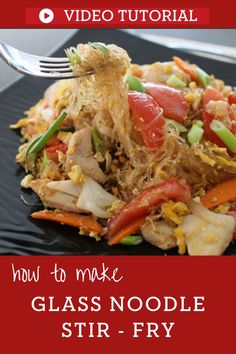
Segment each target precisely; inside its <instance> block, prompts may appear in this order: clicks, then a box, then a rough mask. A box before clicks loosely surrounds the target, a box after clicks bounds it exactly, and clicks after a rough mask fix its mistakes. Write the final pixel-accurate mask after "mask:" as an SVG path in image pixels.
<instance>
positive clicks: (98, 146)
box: [92, 127, 103, 152]
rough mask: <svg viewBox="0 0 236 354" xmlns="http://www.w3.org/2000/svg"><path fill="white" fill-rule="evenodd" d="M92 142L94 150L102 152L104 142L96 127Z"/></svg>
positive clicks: (93, 131)
mask: <svg viewBox="0 0 236 354" xmlns="http://www.w3.org/2000/svg"><path fill="white" fill-rule="evenodd" d="M92 142H93V146H94V150H95V151H96V152H102V150H103V149H102V145H103V142H102V139H101V137H100V134H99V131H98V130H97V128H95V127H94V128H93V129H92Z"/></svg>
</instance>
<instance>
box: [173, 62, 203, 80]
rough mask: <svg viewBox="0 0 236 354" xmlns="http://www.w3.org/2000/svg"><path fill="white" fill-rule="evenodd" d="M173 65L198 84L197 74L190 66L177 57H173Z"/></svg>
mask: <svg viewBox="0 0 236 354" xmlns="http://www.w3.org/2000/svg"><path fill="white" fill-rule="evenodd" d="M173 59H174V62H175V64H176V65H177V66H178V67H179V68H180V69H181V70H183V71H184V72H185V73H186V74H188V75H189V76H190V77H191V79H192V80H193V81H196V82H199V77H198V74H197V73H196V70H195V68H194V66H193V65H192V64H189V63H187V62H186V61H184V60H182V59H181V58H179V57H173Z"/></svg>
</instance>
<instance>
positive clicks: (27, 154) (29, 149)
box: [25, 135, 42, 158]
mask: <svg viewBox="0 0 236 354" xmlns="http://www.w3.org/2000/svg"><path fill="white" fill-rule="evenodd" d="M41 136H42V135H39V136H37V137H36V138H34V139H33V140H32V141H31V142H30V144H29V146H28V148H27V150H26V153H25V157H26V158H27V157H28V156H29V153H30V151H31V149H32V147H33V146H34V145H35V144H36V143H37V141H38V140H39V139H40V138H41Z"/></svg>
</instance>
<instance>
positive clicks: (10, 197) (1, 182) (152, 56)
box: [0, 29, 236, 255]
mask: <svg viewBox="0 0 236 354" xmlns="http://www.w3.org/2000/svg"><path fill="white" fill-rule="evenodd" d="M89 41H92V42H95V41H100V42H105V43H115V44H117V45H119V46H121V47H123V48H125V49H126V50H127V51H128V53H129V55H130V57H131V58H132V59H133V62H136V63H139V64H147V63H152V62H154V61H157V60H159V61H168V60H171V58H172V56H173V55H179V56H182V57H183V58H185V59H189V60H190V61H191V62H193V63H197V64H198V65H199V66H200V67H202V68H203V69H204V70H206V71H207V72H209V73H214V74H215V75H216V76H217V77H218V78H221V79H223V80H224V81H225V82H226V83H227V84H230V85H234V86H236V75H235V65H233V64H226V63H222V62H218V61H214V60H209V59H205V58H200V57H197V56H194V55H190V54H183V53H182V52H178V51H174V50H171V49H168V48H165V47H163V46H160V45H157V44H153V43H151V42H148V41H145V40H143V39H140V38H138V37H134V36H131V35H129V34H127V33H125V32H123V31H119V30H104V29H99V30H97V29H96V30H95V29H91V30H90V29H89V30H80V31H78V32H77V33H76V34H75V35H74V36H73V37H72V38H71V39H70V40H68V41H67V42H66V43H65V44H64V45H63V47H62V48H60V49H59V50H58V51H57V52H56V53H55V55H56V56H63V55H64V51H63V48H67V47H70V46H74V45H76V44H77V43H79V42H81V43H86V42H89ZM50 83H51V82H49V81H47V80H40V79H35V78H23V79H21V80H19V81H18V82H16V83H15V84H14V85H12V86H11V87H9V88H8V89H6V90H5V91H4V92H2V93H1V94H0V152H1V154H0V254H2V255H4V254H5V255H6V254H11V255H33V254H40V255H72V254H76V255H127V254H130V255H143V254H145V255H163V254H165V253H164V252H163V251H161V250H159V249H158V248H156V247H154V246H151V245H149V244H147V243H143V244H141V245H139V246H136V247H125V246H114V247H108V246H107V244H106V242H105V241H101V242H96V241H95V240H94V239H91V238H89V237H85V236H84V237H82V236H78V231H77V230H75V229H73V228H70V227H66V226H62V225H57V224H55V223H50V222H44V221H34V220H32V219H31V218H30V214H31V212H33V211H35V209H36V207H30V206H26V205H25V204H24V203H23V202H22V201H21V199H20V195H23V196H24V197H25V199H27V200H30V201H31V202H32V203H37V202H38V199H37V197H36V196H35V195H34V194H33V193H32V192H25V191H23V190H21V188H20V181H21V179H22V178H23V176H24V172H23V169H22V168H21V167H19V166H17V165H16V164H15V155H16V152H17V148H18V146H19V140H20V137H19V135H18V134H16V133H15V132H13V131H11V130H10V129H9V124H11V123H14V122H15V121H17V120H18V119H19V118H21V117H22V116H23V112H24V111H25V110H27V109H28V108H29V107H30V106H32V105H33V104H35V103H36V102H37V100H38V99H40V98H41V97H42V95H43V93H44V90H45V89H46V87H47V86H48V85H49V84H50ZM168 254H177V252H176V250H173V251H171V252H168ZM226 254H229V255H233V254H236V246H234V245H231V246H230V247H229V248H228V250H227V252H226Z"/></svg>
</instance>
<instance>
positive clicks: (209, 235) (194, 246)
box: [181, 202, 235, 256]
mask: <svg viewBox="0 0 236 354" xmlns="http://www.w3.org/2000/svg"><path fill="white" fill-rule="evenodd" d="M190 210H191V211H192V213H193V214H191V215H187V216H185V217H184V222H183V224H182V225H181V229H182V230H183V232H184V235H185V239H186V245H187V249H188V253H189V255H195V256H203V255H206V256H219V255H221V254H223V253H224V251H225V249H226V248H227V247H228V246H229V244H230V242H231V240H232V238H233V233H234V229H235V220H234V218H233V217H232V216H230V215H222V214H217V213H214V212H212V211H209V210H208V209H206V208H205V207H203V206H202V205H200V204H198V203H195V202H191V203H190Z"/></svg>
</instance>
